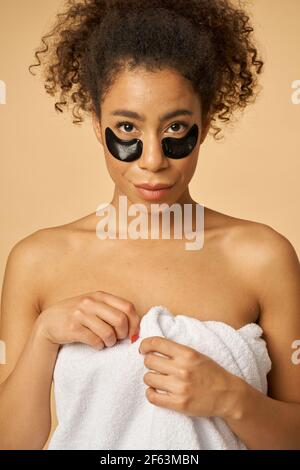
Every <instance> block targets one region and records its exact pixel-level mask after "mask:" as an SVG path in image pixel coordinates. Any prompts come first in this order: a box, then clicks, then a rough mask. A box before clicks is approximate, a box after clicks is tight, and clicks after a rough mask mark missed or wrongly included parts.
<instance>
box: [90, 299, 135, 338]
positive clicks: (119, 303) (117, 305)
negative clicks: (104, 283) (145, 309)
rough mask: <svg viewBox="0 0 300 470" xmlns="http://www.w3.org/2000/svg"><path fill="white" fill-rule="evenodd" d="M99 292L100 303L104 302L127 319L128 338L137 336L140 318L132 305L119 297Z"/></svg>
mask: <svg viewBox="0 0 300 470" xmlns="http://www.w3.org/2000/svg"><path fill="white" fill-rule="evenodd" d="M100 292H101V293H100V297H101V301H102V302H105V303H106V304H108V305H110V306H111V307H113V308H114V309H116V310H117V311H120V312H123V313H124V314H125V315H126V316H127V317H128V321H129V331H128V334H129V337H130V338H131V336H133V335H134V334H137V333H138V331H139V327H140V322H141V317H140V316H139V315H138V313H137V311H136V309H135V306H134V305H133V303H132V302H129V301H128V300H125V299H123V298H121V297H116V296H115V295H113V294H110V293H108V292H102V291H100ZM96 295H98V294H96Z"/></svg>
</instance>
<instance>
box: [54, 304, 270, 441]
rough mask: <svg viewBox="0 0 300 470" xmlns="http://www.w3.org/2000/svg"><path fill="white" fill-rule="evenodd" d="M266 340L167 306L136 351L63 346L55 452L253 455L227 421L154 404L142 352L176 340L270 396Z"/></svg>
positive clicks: (154, 316)
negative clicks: (151, 341)
mask: <svg viewBox="0 0 300 470" xmlns="http://www.w3.org/2000/svg"><path fill="white" fill-rule="evenodd" d="M262 332H263V331H262V329H261V327H260V326H259V325H258V324H256V323H248V324H246V325H244V326H243V327H241V328H240V329H238V330H235V329H234V328H232V327H231V326H230V325H228V324H227V323H224V322H221V321H213V320H209V321H201V320H198V319H196V318H194V317H190V316H186V315H176V316H174V315H173V314H172V313H171V312H170V311H169V310H168V309H167V308H166V307H165V306H163V305H159V306H154V307H152V308H150V310H149V311H148V312H147V313H146V314H145V315H144V316H143V317H142V319H141V322H140V336H139V339H138V340H137V341H136V342H134V343H131V341H130V339H129V338H126V339H124V340H119V341H118V342H117V343H116V344H115V345H114V346H112V347H111V348H104V349H103V350H100V351H97V350H95V349H93V348H91V347H90V346H88V345H85V344H82V343H72V344H66V345H63V346H62V347H61V349H60V350H59V353H58V356H57V361H56V365H55V369H54V395H55V402H56V413H57V418H58V426H57V428H56V429H55V431H54V433H53V434H52V437H51V439H50V442H49V446H48V449H49V450H52V449H66V450H69V449H93V450H102V449H103V450H124V449H127V450H128V449H131V450H132V449H134V450H135V449H144V450H151V449H165V450H204V449H205V450H208V449H217V450H235V449H236V450H246V449H247V447H246V445H245V444H244V443H243V442H242V441H241V440H240V439H239V438H238V436H236V435H235V434H234V433H233V432H232V431H231V429H230V428H229V427H228V426H227V424H226V422H225V421H224V420H223V419H222V418H219V417H213V418H206V417H190V416H186V415H184V414H183V413H180V412H178V411H175V410H170V409H167V408H163V407H159V406H156V405H154V404H152V403H150V402H149V401H148V399H147V397H146V395H145V392H146V389H147V388H148V385H146V384H145V383H144V381H143V376H144V374H145V373H146V372H148V371H149V369H148V368H147V367H146V366H145V365H144V356H143V355H141V354H139V352H138V347H139V345H140V343H141V341H142V340H143V339H144V338H146V337H149V336H162V337H165V338H169V339H171V340H173V341H175V342H177V343H181V344H183V345H186V346H188V347H191V348H193V349H195V350H197V351H199V352H200V353H203V354H206V355H207V356H209V357H211V358H212V359H213V360H214V361H216V362H217V363H218V364H220V365H221V366H222V367H224V368H225V369H226V370H228V371H229V372H231V373H232V374H235V375H237V376H239V377H241V378H242V379H244V380H245V381H246V382H248V383H249V384H250V385H252V386H253V387H255V388H256V389H258V390H259V391H261V392H262V393H264V394H266V393H267V387H268V385H267V373H268V372H269V370H270V369H271V360H270V357H269V354H268V351H267V345H266V342H265V341H264V339H263V338H262Z"/></svg>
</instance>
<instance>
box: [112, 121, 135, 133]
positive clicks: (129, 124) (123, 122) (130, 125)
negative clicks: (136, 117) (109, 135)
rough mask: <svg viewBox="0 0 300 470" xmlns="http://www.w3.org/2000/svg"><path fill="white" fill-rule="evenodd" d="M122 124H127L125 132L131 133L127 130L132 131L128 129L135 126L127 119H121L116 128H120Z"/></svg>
mask: <svg viewBox="0 0 300 470" xmlns="http://www.w3.org/2000/svg"><path fill="white" fill-rule="evenodd" d="M122 126H126V130H125V134H130V132H127V131H128V130H129V131H130V129H128V127H129V128H130V127H134V125H133V124H131V123H130V122H127V121H121V122H117V124H116V128H117V129H118V130H119V129H120V128H121V127H122Z"/></svg>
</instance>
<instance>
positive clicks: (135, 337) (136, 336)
mask: <svg viewBox="0 0 300 470" xmlns="http://www.w3.org/2000/svg"><path fill="white" fill-rule="evenodd" d="M137 339H139V335H133V336H131V343H134V342H135V341H136V340H137Z"/></svg>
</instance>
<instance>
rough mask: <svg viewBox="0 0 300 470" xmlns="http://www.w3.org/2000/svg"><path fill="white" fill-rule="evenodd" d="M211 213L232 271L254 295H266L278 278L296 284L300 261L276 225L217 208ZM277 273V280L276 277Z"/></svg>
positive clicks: (219, 244)
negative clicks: (237, 215)
mask: <svg viewBox="0 0 300 470" xmlns="http://www.w3.org/2000/svg"><path fill="white" fill-rule="evenodd" d="M209 216H211V219H210V221H212V227H213V232H214V233H215V234H216V235H215V238H216V239H217V240H218V246H221V248H222V253H223V254H224V255H225V259H226V260H227V263H228V265H229V266H230V269H231V270H234V271H235V272H236V273H237V276H238V277H239V278H244V279H245V281H246V283H247V285H248V286H249V288H250V289H253V293H254V295H256V296H257V298H260V299H261V298H263V297H265V294H266V291H267V289H268V291H269V292H271V290H272V289H273V287H272V286H275V285H277V286H278V283H279V280H281V282H287V281H288V279H289V280H290V283H292V284H294V285H295V288H296V285H297V282H298V290H299V275H300V274H299V273H300V264H299V259H298V256H297V253H296V250H295V248H294V246H293V244H292V243H291V241H290V240H289V239H288V238H287V237H286V236H285V235H284V234H282V233H280V232H279V231H278V230H276V229H275V228H273V227H271V226H269V225H267V224H264V223H261V222H256V221H252V220H247V219H241V218H238V217H232V216H230V215H227V214H223V213H220V212H216V211H211V213H209ZM276 276H277V279H276V282H275V277H276Z"/></svg>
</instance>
